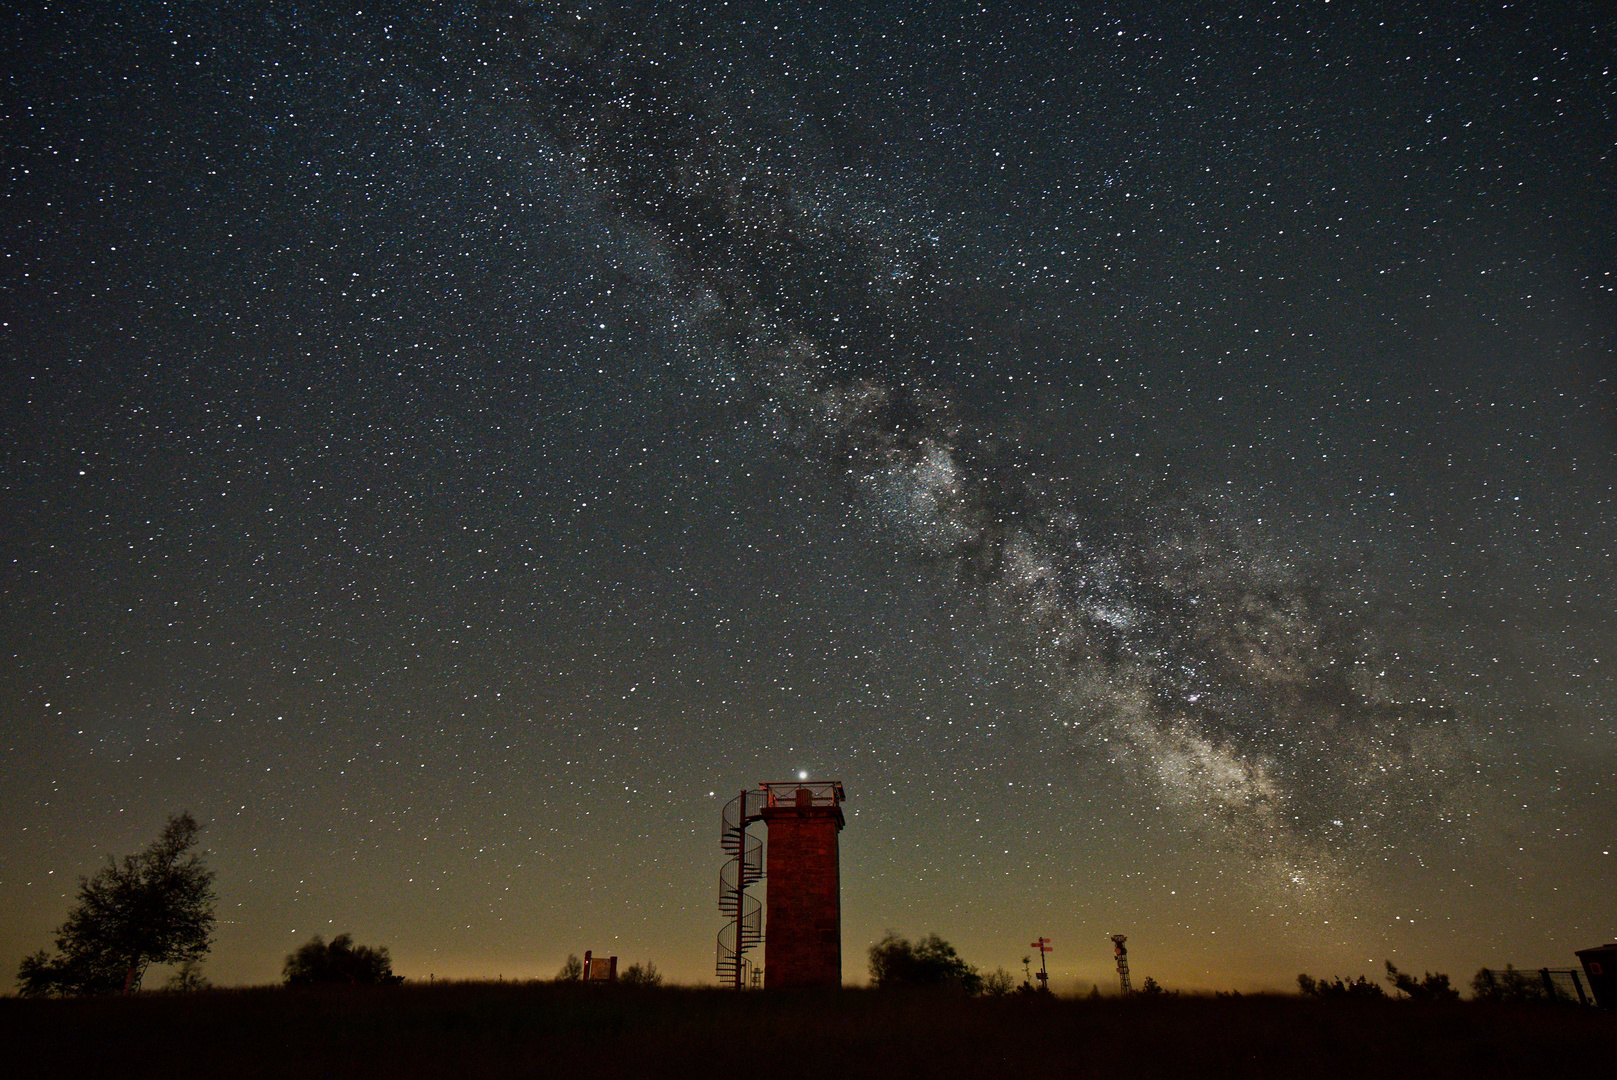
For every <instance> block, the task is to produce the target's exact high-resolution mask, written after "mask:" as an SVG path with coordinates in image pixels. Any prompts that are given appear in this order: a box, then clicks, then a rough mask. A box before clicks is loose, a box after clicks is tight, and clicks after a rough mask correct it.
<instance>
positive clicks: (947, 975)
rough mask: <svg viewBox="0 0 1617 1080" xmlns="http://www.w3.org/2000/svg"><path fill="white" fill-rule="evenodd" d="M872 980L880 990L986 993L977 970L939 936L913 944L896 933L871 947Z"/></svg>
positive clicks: (929, 936) (890, 933)
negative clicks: (946, 989) (947, 989)
mask: <svg viewBox="0 0 1617 1080" xmlns="http://www.w3.org/2000/svg"><path fill="white" fill-rule="evenodd" d="M870 980H871V982H873V983H874V984H875V985H876V986H877V987H880V988H883V989H885V988H888V987H895V986H935V987H952V988H954V989H957V990H963V991H965V992H966V993H968V994H977V993H981V992H982V988H983V978H982V976H981V975H979V974H978V973H977V969H976V968H974V967H972V966H971V965H970V964H968V963H966V962H965V961H964V960H962V959H960V954H959V953H957V952H955V948H954V946H953V945H950V944H949V943H948V942H947V941H944V940H943V939H942V938H941V937H939V936H938V935H937V934H928V935H927V936H926V937H924V938H922V939H921V940H919V941H916V942H911V941H910V940H909V939H908V938H904V937H900V936H899V935H898V934H896V933H894V932H893V931H891V930H889V931H887V933H886V935H885V936H883V937H882V939H881V940H880V941H878V942H876V944H874V945H872V946H871V947H870Z"/></svg>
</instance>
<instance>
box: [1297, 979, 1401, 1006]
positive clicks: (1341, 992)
mask: <svg viewBox="0 0 1617 1080" xmlns="http://www.w3.org/2000/svg"><path fill="white" fill-rule="evenodd" d="M1297 988H1298V989H1299V990H1301V991H1302V992H1303V994H1304V995H1306V996H1308V997H1311V998H1319V999H1320V1000H1321V1001H1329V1000H1333V999H1349V1000H1352V999H1358V1000H1364V999H1373V998H1384V997H1386V996H1387V992H1386V991H1385V990H1383V989H1381V986H1380V984H1378V983H1373V982H1371V981H1370V980H1369V979H1366V978H1365V977H1364V976H1363V975H1360V976H1359V977H1358V978H1356V979H1354V980H1352V981H1351V982H1343V981H1342V979H1341V977H1340V976H1338V977H1337V978H1336V980H1335V981H1333V982H1326V981H1325V980H1324V979H1315V978H1314V977H1313V976H1312V975H1306V974H1305V975H1299V976H1297Z"/></svg>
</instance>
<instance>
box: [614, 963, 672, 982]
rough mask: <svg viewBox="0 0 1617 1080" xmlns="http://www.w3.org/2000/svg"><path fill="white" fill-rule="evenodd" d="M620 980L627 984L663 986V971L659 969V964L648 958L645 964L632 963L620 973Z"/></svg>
mask: <svg viewBox="0 0 1617 1080" xmlns="http://www.w3.org/2000/svg"><path fill="white" fill-rule="evenodd" d="M618 982H620V983H623V984H624V985H625V986H661V985H662V984H663V973H662V972H660V971H658V970H657V965H656V964H653V963H652V962H651V961H650V960H647V961H646V962H645V963H644V964H630V965H629V966H628V967H627V968H625V969H624V970H623V971H622V972H621V973H619V975H618Z"/></svg>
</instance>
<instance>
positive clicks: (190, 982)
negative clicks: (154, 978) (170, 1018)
mask: <svg viewBox="0 0 1617 1080" xmlns="http://www.w3.org/2000/svg"><path fill="white" fill-rule="evenodd" d="M212 987H213V983H211V982H209V981H208V977H207V976H206V975H204V974H202V961H200V960H187V961H186V962H185V963H183V964H181V965H180V966H179V967H178V968H177V969H176V970H175V972H174V974H172V975H170V976H169V977H168V982H166V983H164V984H163V989H164V990H172V991H174V992H175V993H181V994H188V993H193V992H195V991H197V990H209V989H212Z"/></svg>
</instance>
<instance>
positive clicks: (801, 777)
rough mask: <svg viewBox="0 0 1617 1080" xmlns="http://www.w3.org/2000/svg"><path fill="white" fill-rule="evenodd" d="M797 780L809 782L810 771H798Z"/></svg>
mask: <svg viewBox="0 0 1617 1080" xmlns="http://www.w3.org/2000/svg"><path fill="white" fill-rule="evenodd" d="M797 778H798V779H799V780H807V779H808V770H807V769H798V770H797Z"/></svg>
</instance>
